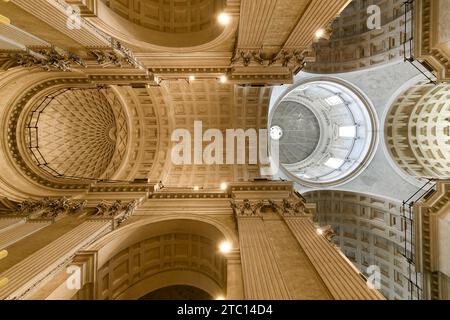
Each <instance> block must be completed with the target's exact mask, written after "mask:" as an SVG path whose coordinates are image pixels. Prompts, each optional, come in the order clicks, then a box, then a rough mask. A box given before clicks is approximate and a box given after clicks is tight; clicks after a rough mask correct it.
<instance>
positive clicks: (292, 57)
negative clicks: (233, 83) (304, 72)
mask: <svg viewBox="0 0 450 320" xmlns="http://www.w3.org/2000/svg"><path fill="white" fill-rule="evenodd" d="M307 57H308V52H307V51H306V50H299V49H294V50H288V49H282V50H281V51H280V52H279V53H278V54H276V55H268V54H265V53H264V51H263V50H262V49H260V50H245V49H237V50H236V52H235V54H234V57H233V59H232V60H231V64H232V66H244V67H248V66H250V65H251V64H252V63H253V64H256V65H261V66H265V67H271V66H275V65H279V66H282V67H284V68H288V69H289V70H291V71H293V70H297V69H298V68H300V67H301V66H303V64H304V62H305V61H306V58H307Z"/></svg>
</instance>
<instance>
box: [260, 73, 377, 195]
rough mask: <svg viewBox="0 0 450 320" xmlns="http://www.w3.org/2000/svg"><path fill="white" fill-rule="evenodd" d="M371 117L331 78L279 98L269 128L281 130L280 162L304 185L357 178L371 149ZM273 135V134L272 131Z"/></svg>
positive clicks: (362, 102)
mask: <svg viewBox="0 0 450 320" xmlns="http://www.w3.org/2000/svg"><path fill="white" fill-rule="evenodd" d="M375 119H376V118H375V113H374V111H373V110H372V108H371V106H370V104H369V103H368V101H367V100H366V99H365V98H364V96H363V95H362V94H361V93H360V92H358V90H356V89H355V88H351V87H349V86H348V85H347V84H344V83H341V82H335V81H331V80H317V81H316V80H310V81H303V82H301V83H299V84H297V85H296V86H294V87H293V88H292V89H291V90H289V91H288V92H287V93H286V94H285V95H284V96H282V97H281V99H279V101H278V103H277V104H276V105H275V107H274V108H273V110H272V111H271V115H270V123H269V125H270V127H271V128H273V127H279V128H280V129H281V131H282V132H283V136H282V137H281V138H280V141H279V162H280V167H281V169H282V171H283V172H284V173H285V174H286V175H287V176H288V177H290V178H291V179H292V180H293V181H296V182H298V183H300V184H301V185H304V186H307V187H323V186H335V185H338V184H342V183H344V182H347V181H348V180H350V179H353V178H355V177H356V175H357V174H358V173H359V172H361V170H362V169H363V168H364V167H365V166H366V165H367V164H368V162H369V160H370V159H371V158H372V156H373V153H374V151H375V146H376V140H377V136H376V135H375V134H373V132H374V131H375V130H376V120H375ZM270 133H271V135H272V130H271V132H270Z"/></svg>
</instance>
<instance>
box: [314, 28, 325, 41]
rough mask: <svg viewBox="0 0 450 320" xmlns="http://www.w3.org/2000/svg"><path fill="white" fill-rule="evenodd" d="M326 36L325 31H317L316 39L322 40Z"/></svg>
mask: <svg viewBox="0 0 450 320" xmlns="http://www.w3.org/2000/svg"><path fill="white" fill-rule="evenodd" d="M324 35H325V30H323V29H319V30H317V31H316V38H317V39H319V38H322V37H323V36H324Z"/></svg>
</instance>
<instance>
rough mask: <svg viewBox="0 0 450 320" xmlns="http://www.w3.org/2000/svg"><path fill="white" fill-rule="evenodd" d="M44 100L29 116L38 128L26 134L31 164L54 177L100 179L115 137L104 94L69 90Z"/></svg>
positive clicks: (114, 145) (112, 114)
mask: <svg viewBox="0 0 450 320" xmlns="http://www.w3.org/2000/svg"><path fill="white" fill-rule="evenodd" d="M45 99H47V100H48V101H49V102H48V101H47V102H44V104H42V106H45V105H46V107H41V109H39V107H38V108H36V107H34V108H33V110H36V112H31V113H30V120H31V121H30V124H32V125H31V126H33V127H35V129H36V128H37V129H36V130H35V131H29V132H31V134H30V135H28V134H26V135H25V139H26V141H27V144H28V143H29V144H30V145H31V146H32V147H33V148H32V149H30V153H31V156H32V158H33V160H34V162H35V163H36V164H37V165H38V166H39V167H40V168H41V169H44V170H46V171H47V172H48V173H50V174H52V175H54V176H64V177H75V178H89V179H98V178H100V177H101V176H102V174H103V173H104V172H105V170H106V169H107V168H108V166H109V164H110V162H111V160H112V158H113V155H114V153H115V149H116V141H117V134H118V130H117V125H116V120H115V116H114V112H113V110H112V108H111V105H110V104H109V102H108V100H107V99H106V97H105V96H104V94H103V93H102V92H100V90H97V89H81V90H78V89H69V90H66V91H62V93H59V94H55V95H53V97H52V98H50V99H48V97H46V98H45ZM47 103H48V104H47ZM40 105H41V103H37V104H36V106H40Z"/></svg>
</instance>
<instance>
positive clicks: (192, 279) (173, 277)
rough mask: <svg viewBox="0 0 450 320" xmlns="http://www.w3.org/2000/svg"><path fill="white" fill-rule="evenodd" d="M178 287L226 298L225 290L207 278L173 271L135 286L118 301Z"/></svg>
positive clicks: (118, 298) (196, 274)
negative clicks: (186, 287) (190, 288)
mask: <svg viewBox="0 0 450 320" xmlns="http://www.w3.org/2000/svg"><path fill="white" fill-rule="evenodd" d="M176 285H186V286H192V287H195V288H198V289H201V290H203V291H205V292H207V293H208V294H209V295H210V296H211V297H220V296H224V295H225V293H224V291H223V288H221V287H220V286H218V285H217V283H216V282H214V281H212V280H211V279H210V278H208V277H207V276H205V275H203V274H201V273H198V272H192V271H181V270H171V271H164V272H160V273H158V274H156V275H154V276H151V277H149V278H146V279H144V280H142V281H139V282H138V283H136V284H134V285H133V286H131V287H130V288H128V289H127V290H126V291H124V292H123V293H122V294H121V295H119V296H118V297H117V298H116V300H137V299H139V298H141V297H143V296H144V295H146V294H148V293H151V292H153V291H156V290H159V289H162V288H165V287H170V286H176Z"/></svg>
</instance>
